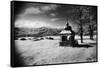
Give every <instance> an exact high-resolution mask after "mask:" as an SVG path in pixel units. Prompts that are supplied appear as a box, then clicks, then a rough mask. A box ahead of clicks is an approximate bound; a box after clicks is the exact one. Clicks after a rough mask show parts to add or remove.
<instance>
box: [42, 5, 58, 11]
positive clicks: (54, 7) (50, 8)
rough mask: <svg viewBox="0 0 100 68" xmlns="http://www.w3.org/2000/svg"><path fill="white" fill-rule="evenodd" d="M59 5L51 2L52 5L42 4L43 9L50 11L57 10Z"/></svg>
mask: <svg viewBox="0 0 100 68" xmlns="http://www.w3.org/2000/svg"><path fill="white" fill-rule="evenodd" d="M57 7H58V5H55V4H51V5H46V6H42V7H41V10H43V11H50V10H55V9H56V8H57Z"/></svg>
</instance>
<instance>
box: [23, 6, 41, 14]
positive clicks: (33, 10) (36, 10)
mask: <svg viewBox="0 0 100 68" xmlns="http://www.w3.org/2000/svg"><path fill="white" fill-rule="evenodd" d="M39 13H42V11H41V10H40V9H39V8H37V7H30V8H27V9H26V10H25V12H24V14H39Z"/></svg>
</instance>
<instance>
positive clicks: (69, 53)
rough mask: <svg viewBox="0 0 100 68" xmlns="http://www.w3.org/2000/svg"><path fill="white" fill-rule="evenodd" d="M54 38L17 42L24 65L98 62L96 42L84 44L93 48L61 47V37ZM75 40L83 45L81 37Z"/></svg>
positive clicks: (89, 41)
mask: <svg viewBox="0 0 100 68" xmlns="http://www.w3.org/2000/svg"><path fill="white" fill-rule="evenodd" d="M85 37H86V36H84V38H85ZM53 38H54V40H49V39H42V40H39V41H34V40H15V43H16V45H15V46H16V48H17V49H18V53H19V55H20V56H21V57H22V59H21V60H23V62H24V65H43V64H57V63H72V62H91V61H96V40H93V41H91V40H89V39H87V40H84V43H83V44H89V43H91V46H93V47H89V48H85V47H67V46H66V47H61V46H59V42H60V37H59V36H56V37H53ZM75 38H76V39H78V42H79V44H81V43H80V40H79V37H78V36H76V37H75ZM86 38H88V37H86ZM92 43H93V44H92Z"/></svg>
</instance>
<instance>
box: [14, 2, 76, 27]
mask: <svg viewBox="0 0 100 68" xmlns="http://www.w3.org/2000/svg"><path fill="white" fill-rule="evenodd" d="M74 7H75V6H73V5H60V4H50V3H45V4H43V3H35V2H33V3H29V2H15V3H14V14H15V27H27V28H39V27H53V28H62V27H65V24H66V23H67V18H68V16H70V15H69V14H70V13H71V12H72V8H74ZM68 22H69V23H73V22H72V21H71V20H70V19H69V20H68ZM70 25H72V24H70ZM74 26H75V25H74Z"/></svg>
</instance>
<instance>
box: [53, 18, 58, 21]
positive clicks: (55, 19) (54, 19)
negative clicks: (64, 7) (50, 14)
mask: <svg viewBox="0 0 100 68" xmlns="http://www.w3.org/2000/svg"><path fill="white" fill-rule="evenodd" d="M57 20H59V18H52V19H51V21H57Z"/></svg>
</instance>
